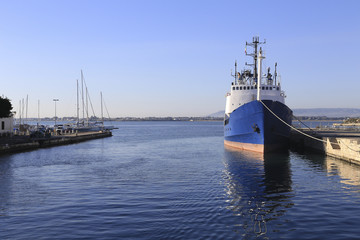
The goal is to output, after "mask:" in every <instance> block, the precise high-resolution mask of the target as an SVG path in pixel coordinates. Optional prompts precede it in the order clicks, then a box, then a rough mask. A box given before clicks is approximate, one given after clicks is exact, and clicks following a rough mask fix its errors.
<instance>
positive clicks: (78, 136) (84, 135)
mask: <svg viewBox="0 0 360 240" xmlns="http://www.w3.org/2000/svg"><path fill="white" fill-rule="evenodd" d="M111 136H112V133H111V131H98V132H81V133H80V132H79V133H72V134H66V135H53V136H49V137H40V138H33V137H30V136H12V137H3V138H1V139H0V155H1V154H6V153H15V152H22V151H28V150H35V149H39V148H46V147H53V146H60V145H66V144H73V143H78V142H83V141H88V140H92V139H98V138H105V137H111Z"/></svg>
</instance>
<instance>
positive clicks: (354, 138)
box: [290, 129, 360, 165]
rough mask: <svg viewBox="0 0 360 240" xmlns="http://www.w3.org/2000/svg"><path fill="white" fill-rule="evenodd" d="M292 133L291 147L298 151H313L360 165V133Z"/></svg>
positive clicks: (305, 131)
mask: <svg viewBox="0 0 360 240" xmlns="http://www.w3.org/2000/svg"><path fill="white" fill-rule="evenodd" d="M301 132H302V133H304V134H302V133H299V132H297V131H294V130H292V131H291V137H290V142H291V146H292V147H294V148H296V149H300V150H301V149H311V150H315V151H319V152H322V153H324V154H326V155H328V156H331V157H334V158H338V159H342V160H345V161H348V162H351V163H354V164H358V165H360V132H358V131H345V130H333V129H332V130H319V131H314V130H311V129H301ZM305 134H306V135H305Z"/></svg>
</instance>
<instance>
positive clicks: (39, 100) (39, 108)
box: [37, 100, 40, 128]
mask: <svg viewBox="0 0 360 240" xmlns="http://www.w3.org/2000/svg"><path fill="white" fill-rule="evenodd" d="M39 124H40V100H38V123H37V126H38V128H39Z"/></svg>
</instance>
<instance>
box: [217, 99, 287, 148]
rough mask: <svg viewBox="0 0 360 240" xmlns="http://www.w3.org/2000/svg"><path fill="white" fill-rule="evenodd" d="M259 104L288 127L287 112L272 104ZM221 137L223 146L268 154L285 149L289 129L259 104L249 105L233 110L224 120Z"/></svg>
mask: <svg viewBox="0 0 360 240" xmlns="http://www.w3.org/2000/svg"><path fill="white" fill-rule="evenodd" d="M262 102H263V103H264V104H265V105H266V106H267V107H268V108H269V109H271V111H272V112H274V113H275V114H276V115H277V116H279V117H280V118H281V119H282V120H283V121H285V122H286V123H288V124H289V125H291V121H292V111H291V109H290V108H288V107H287V106H286V105H284V104H282V103H280V102H275V101H271V100H263V101H262ZM224 136H225V144H226V145H229V146H232V147H237V148H241V149H246V150H251V151H256V152H270V151H276V150H278V149H283V148H286V147H288V143H289V136H290V127H288V126H287V125H286V124H284V123H283V122H281V121H280V120H279V119H278V118H276V117H275V116H274V115H273V114H272V113H271V112H270V111H269V110H268V109H266V108H265V107H264V106H263V105H262V104H261V102H258V101H252V102H249V103H247V104H244V105H243V106H241V107H239V108H237V109H236V110H234V111H233V112H232V113H231V115H230V117H229V118H228V119H226V120H225V126H224Z"/></svg>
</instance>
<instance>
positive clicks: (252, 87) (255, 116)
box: [224, 37, 292, 153]
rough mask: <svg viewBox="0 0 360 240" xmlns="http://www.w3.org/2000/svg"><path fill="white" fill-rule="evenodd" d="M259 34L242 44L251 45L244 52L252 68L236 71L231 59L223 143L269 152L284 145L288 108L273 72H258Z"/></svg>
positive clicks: (286, 133) (290, 119) (288, 121)
mask: <svg viewBox="0 0 360 240" xmlns="http://www.w3.org/2000/svg"><path fill="white" fill-rule="evenodd" d="M263 43H265V42H259V37H254V38H253V41H252V43H246V46H251V47H253V48H254V52H253V53H250V54H248V53H247V52H246V49H245V53H246V55H248V56H251V57H253V60H254V62H253V64H246V65H248V66H252V67H253V69H245V70H243V71H241V72H237V64H236V62H235V74H234V75H233V77H234V81H233V82H232V83H231V89H230V92H228V93H227V94H226V107H225V119H224V138H225V139H224V143H225V145H228V146H231V147H235V148H239V149H244V150H250V151H255V152H261V153H264V152H270V151H276V150H279V149H284V148H286V147H288V143H289V135H290V125H291V121H292V111H291V109H290V108H289V107H287V106H286V105H285V97H286V96H285V93H284V91H282V90H281V84H280V81H278V79H277V69H276V68H277V64H276V63H275V72H274V74H271V73H270V68H268V69H267V73H266V74H264V76H263V75H262V69H261V68H262V60H263V59H264V58H265V57H264V55H263V51H262V49H261V47H260V50H259V51H258V46H259V45H260V44H263Z"/></svg>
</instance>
